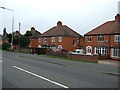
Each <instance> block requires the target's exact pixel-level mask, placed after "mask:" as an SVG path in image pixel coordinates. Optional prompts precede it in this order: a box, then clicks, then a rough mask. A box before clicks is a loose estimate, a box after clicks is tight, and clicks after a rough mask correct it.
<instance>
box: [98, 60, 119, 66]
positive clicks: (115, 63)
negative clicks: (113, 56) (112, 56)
mask: <svg viewBox="0 0 120 90" xmlns="http://www.w3.org/2000/svg"><path fill="white" fill-rule="evenodd" d="M98 63H99V64H107V65H112V66H117V67H120V60H119V61H115V60H98Z"/></svg>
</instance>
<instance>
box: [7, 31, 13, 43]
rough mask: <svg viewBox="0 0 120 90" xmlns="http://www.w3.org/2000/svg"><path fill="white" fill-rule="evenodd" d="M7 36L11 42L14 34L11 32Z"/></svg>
mask: <svg viewBox="0 0 120 90" xmlns="http://www.w3.org/2000/svg"><path fill="white" fill-rule="evenodd" d="M7 38H8V42H9V43H11V38H12V34H11V33H9V34H8V35H7Z"/></svg>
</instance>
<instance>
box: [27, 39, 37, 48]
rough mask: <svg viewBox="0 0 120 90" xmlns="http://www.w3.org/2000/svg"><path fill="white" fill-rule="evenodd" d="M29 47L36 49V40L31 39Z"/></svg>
mask: <svg viewBox="0 0 120 90" xmlns="http://www.w3.org/2000/svg"><path fill="white" fill-rule="evenodd" d="M29 45H30V47H32V48H36V47H38V39H31V40H30V44H29Z"/></svg>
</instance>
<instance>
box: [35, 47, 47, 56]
mask: <svg viewBox="0 0 120 90" xmlns="http://www.w3.org/2000/svg"><path fill="white" fill-rule="evenodd" d="M36 53H37V54H38V55H40V54H46V48H40V49H36Z"/></svg>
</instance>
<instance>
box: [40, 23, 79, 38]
mask: <svg viewBox="0 0 120 90" xmlns="http://www.w3.org/2000/svg"><path fill="white" fill-rule="evenodd" d="M41 36H71V37H81V35H80V34H78V33H77V32H75V31H74V30H72V29H70V28H69V27H68V26H66V25H59V26H55V27H53V28H51V29H49V30H48V31H46V32H44V33H43V34H42V35H41Z"/></svg>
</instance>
